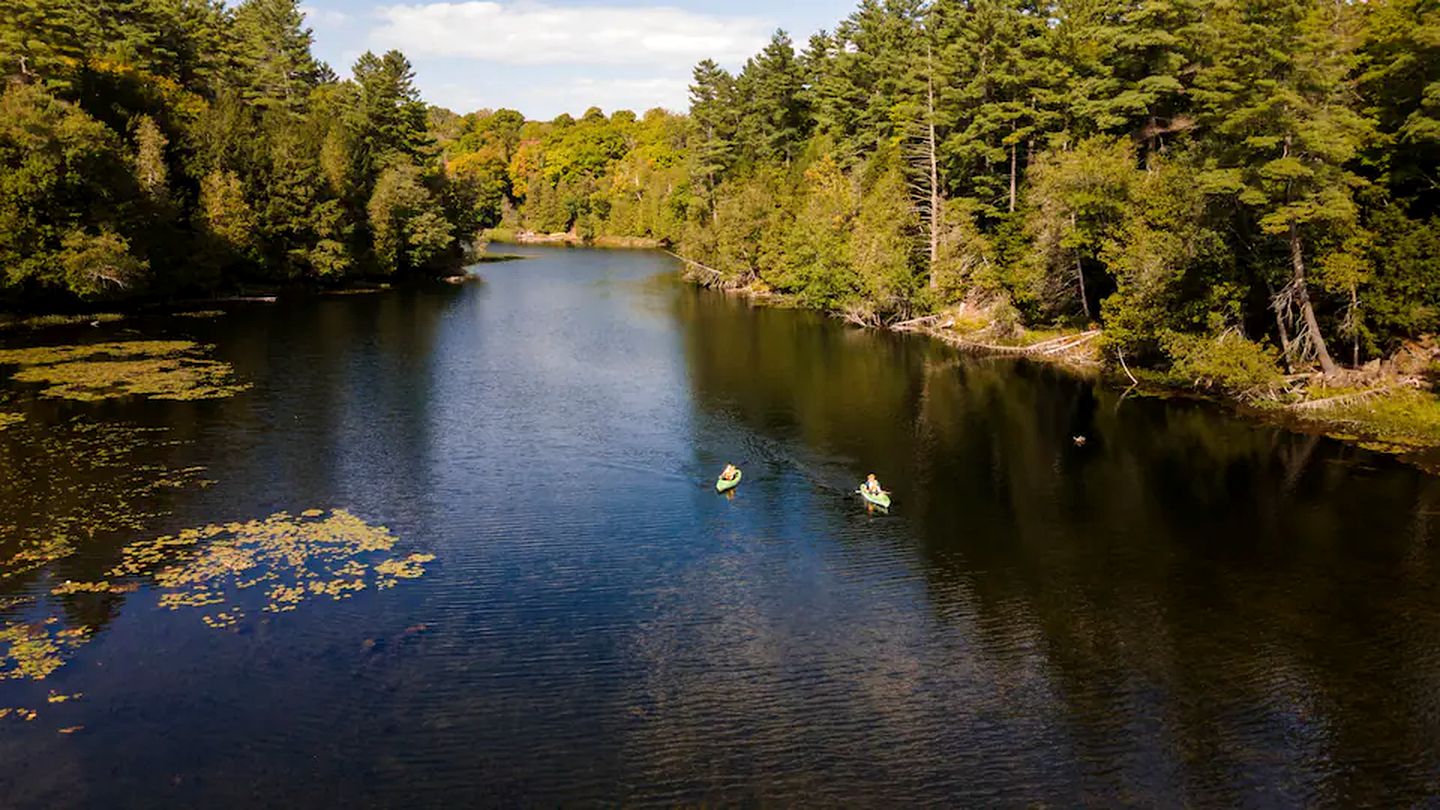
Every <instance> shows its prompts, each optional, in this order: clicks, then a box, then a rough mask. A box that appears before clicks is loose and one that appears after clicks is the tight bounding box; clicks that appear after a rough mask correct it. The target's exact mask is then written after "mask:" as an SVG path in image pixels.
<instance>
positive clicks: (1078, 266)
mask: <svg viewBox="0 0 1440 810" xmlns="http://www.w3.org/2000/svg"><path fill="white" fill-rule="evenodd" d="M1012 154H1013V152H1012ZM1070 230H1072V231H1073V230H1075V215H1074V214H1071V215H1070ZM1075 280H1076V281H1078V282H1079V283H1080V308H1081V309H1083V310H1084V311H1085V320H1087V321H1088V320H1090V298H1089V296H1087V295H1086V294H1085V265H1084V264H1082V263H1081V261H1080V248H1078V247H1077V248H1075Z"/></svg>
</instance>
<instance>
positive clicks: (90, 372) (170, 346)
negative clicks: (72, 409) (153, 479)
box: [0, 340, 250, 401]
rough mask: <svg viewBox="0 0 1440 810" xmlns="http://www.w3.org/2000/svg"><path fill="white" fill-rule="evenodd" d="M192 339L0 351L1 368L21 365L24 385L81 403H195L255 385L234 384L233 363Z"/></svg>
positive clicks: (19, 374) (19, 377)
mask: <svg viewBox="0 0 1440 810" xmlns="http://www.w3.org/2000/svg"><path fill="white" fill-rule="evenodd" d="M205 351H206V347H203V346H200V345H199V344H197V343H194V342H192V341H188V340H127V341H115V342H110V343H87V344H78V345H70V346H36V347H31V348H24V349H0V365H17V366H20V370H19V371H16V372H15V373H14V375H13V376H14V379H15V380H17V381H19V382H28V383H39V384H41V385H45V386H46V387H45V388H43V389H42V390H41V391H40V393H41V394H43V395H44V396H49V397H62V398H65V399H75V400H81V401H94V400H100V399H109V398H113V397H123V396H145V397H149V398H151V399H167V400H194V399H219V398H222V397H229V396H234V395H235V394H238V393H240V392H241V391H244V390H246V389H247V388H249V387H250V386H249V385H248V384H246V383H237V382H234V380H233V375H234V369H233V368H232V367H231V366H230V364H229V363H224V362H221V361H219V360H214V359H211V358H209V357H206V356H205Z"/></svg>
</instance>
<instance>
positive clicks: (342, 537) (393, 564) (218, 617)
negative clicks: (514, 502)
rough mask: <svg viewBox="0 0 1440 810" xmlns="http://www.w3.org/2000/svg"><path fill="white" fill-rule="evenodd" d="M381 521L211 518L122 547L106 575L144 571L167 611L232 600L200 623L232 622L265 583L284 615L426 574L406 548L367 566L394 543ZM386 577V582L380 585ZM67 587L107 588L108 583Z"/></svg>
mask: <svg viewBox="0 0 1440 810" xmlns="http://www.w3.org/2000/svg"><path fill="white" fill-rule="evenodd" d="M395 542H396V539H395V536H394V535H393V534H391V533H390V530H389V529H386V528H385V527H384V526H372V525H370V524H368V523H366V522H365V521H363V520H361V519H360V518H358V517H356V516H354V515H352V514H351V513H349V512H347V511H345V510H343V509H336V510H335V511H333V512H330V513H329V514H328V515H326V513H325V512H324V511H323V510H320V509H307V510H305V511H304V512H302V513H300V514H299V515H291V514H289V513H288V512H278V513H276V514H273V515H270V516H269V517H267V518H264V519H262V520H251V521H248V522H245V523H226V524H218V523H212V524H209V525H207V526H201V527H198V528H192V529H185V530H183V531H181V532H179V533H177V534H173V535H166V536H164V537H158V538H155V539H153V540H147V541H143V542H139V543H132V544H130V545H129V546H126V547H125V548H124V549H123V550H122V552H121V561H120V563H119V564H118V565H116V566H115V567H114V568H113V569H112V570H111V571H110V577H112V578H119V577H131V576H149V577H151V578H153V580H154V582H155V584H156V586H158V587H159V588H160V589H161V590H162V592H161V594H160V606H161V607H165V608H169V609H171V610H179V609H181V608H206V607H211V606H214V605H220V604H230V605H231V606H230V607H229V608H228V609H226V610H223V611H218V612H212V613H207V614H206V615H204V616H202V617H201V618H202V621H204V622H205V624H206V625H208V626H210V627H215V628H222V627H233V626H234V625H236V624H237V623H239V622H240V621H241V620H242V619H243V618H244V616H245V613H244V611H243V610H242V609H241V608H240V607H239V606H237V605H234V604H233V602H234V601H235V597H236V596H237V595H238V593H239V592H241V591H248V590H252V589H258V588H259V586H261V585H262V584H263V585H265V586H266V587H265V588H264V595H265V604H264V606H263V607H262V608H261V610H263V611H264V612H267V613H285V612H288V611H291V610H294V609H295V608H296V607H298V606H299V605H301V604H302V603H304V602H306V601H307V600H311V599H317V598H320V597H327V596H328V597H329V598H331V599H336V600H338V599H347V598H349V597H351V596H354V595H355V594H356V593H358V592H360V591H362V590H364V589H365V588H366V587H368V586H369V584H370V583H371V582H375V583H376V584H377V585H378V586H379V587H382V588H383V587H390V586H393V585H394V583H395V581H396V579H399V578H403V579H414V578H416V577H419V576H422V575H423V574H424V573H425V568H424V563H427V562H430V561H431V560H433V559H435V557H434V555H432V554H411V555H410V556H408V557H405V558H404V559H402V560H395V559H386V560H383V561H381V562H378V563H374V564H373V565H372V564H371V563H370V561H369V558H370V557H372V556H375V555H377V554H378V553H379V552H385V551H389V550H391V549H392V548H394V546H395ZM385 583H389V584H388V585H386V584H385ZM69 587H70V588H72V589H75V590H77V592H78V590H83V589H85V588H92V587H93V588H94V589H96V590H103V589H105V588H108V587H111V586H110V585H109V582H108V581H101V582H96V583H89V584H87V585H80V584H71V585H70V586H69Z"/></svg>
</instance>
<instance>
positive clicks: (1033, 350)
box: [914, 328, 1100, 357]
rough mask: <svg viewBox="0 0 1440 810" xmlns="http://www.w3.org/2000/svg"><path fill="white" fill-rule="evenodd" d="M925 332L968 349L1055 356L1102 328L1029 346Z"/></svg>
mask: <svg viewBox="0 0 1440 810" xmlns="http://www.w3.org/2000/svg"><path fill="white" fill-rule="evenodd" d="M914 331H921V332H924V333H925V334H928V335H931V336H933V337H937V338H939V339H941V340H943V341H945V342H946V343H949V344H951V345H952V346H956V347H958V348H961V349H965V350H967V351H974V352H987V353H990V354H1003V355H1010V356H1013V357H1053V356H1055V355H1059V354H1064V353H1065V352H1068V351H1070V350H1071V349H1075V348H1078V347H1079V346H1081V345H1083V344H1085V343H1089V342H1090V341H1092V340H1094V339H1095V338H1097V337H1099V336H1100V330H1098V329H1092V330H1090V331H1088V332H1081V333H1079V334H1075V335H1064V336H1062V337H1058V338H1051V339H1050V340H1042V341H1040V342H1039V343H1032V344H1030V345H1029V346H1005V345H1001V344H998V343H981V342H978V341H973V340H966V339H965V338H963V337H960V336H959V335H955V334H953V333H947V332H942V331H940V330H939V329H929V328H925V329H917V330H914Z"/></svg>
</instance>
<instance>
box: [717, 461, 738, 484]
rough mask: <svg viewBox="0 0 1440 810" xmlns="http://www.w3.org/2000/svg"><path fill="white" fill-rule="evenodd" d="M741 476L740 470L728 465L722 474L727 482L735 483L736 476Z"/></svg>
mask: <svg viewBox="0 0 1440 810" xmlns="http://www.w3.org/2000/svg"><path fill="white" fill-rule="evenodd" d="M739 474H740V470H739V468H737V467H736V466H735V465H734V464H726V465H725V469H724V470H722V471H721V472H720V477H721V478H723V479H724V480H726V481H734V480H735V476H737V475H739Z"/></svg>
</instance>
